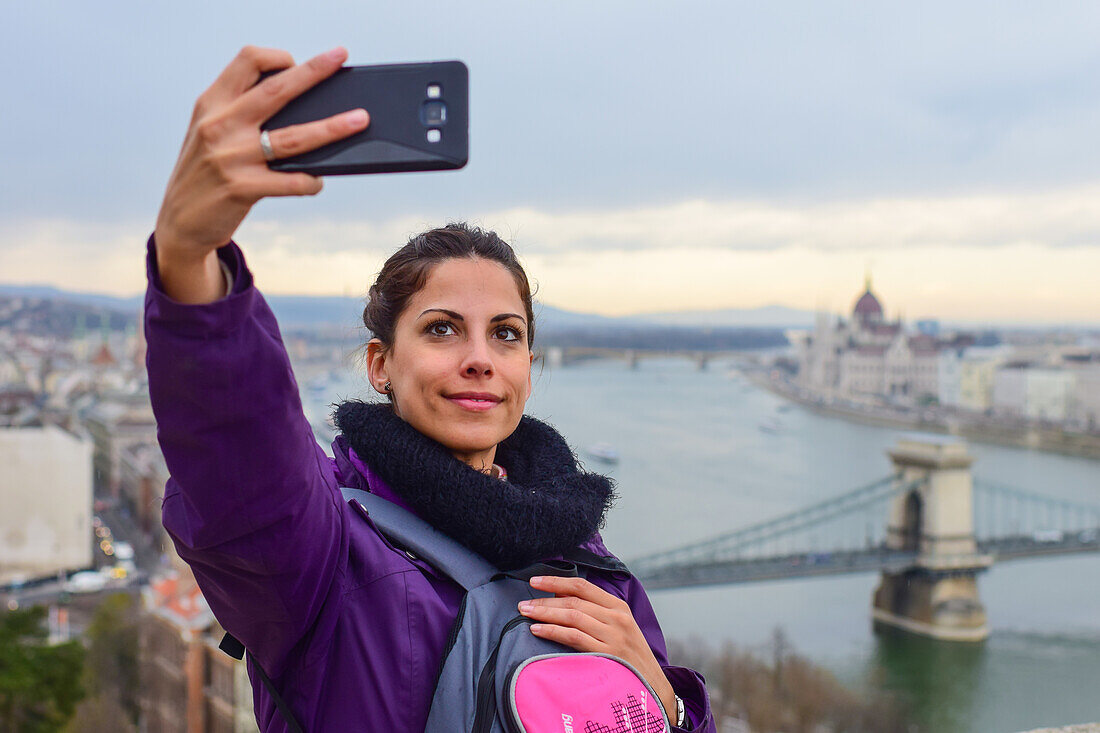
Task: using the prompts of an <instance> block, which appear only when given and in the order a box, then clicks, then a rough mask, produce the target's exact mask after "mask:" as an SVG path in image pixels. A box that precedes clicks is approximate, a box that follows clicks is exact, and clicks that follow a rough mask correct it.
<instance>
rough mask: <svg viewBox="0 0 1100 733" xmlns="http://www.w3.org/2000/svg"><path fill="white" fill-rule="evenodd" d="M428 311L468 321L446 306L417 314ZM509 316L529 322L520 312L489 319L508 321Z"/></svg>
mask: <svg viewBox="0 0 1100 733" xmlns="http://www.w3.org/2000/svg"><path fill="white" fill-rule="evenodd" d="M428 313H443V314H445V315H447V316H450V317H451V318H453V319H454V320H456V321H463V322H465V321H466V319H465V318H463V317H462V316H461V314H458V313H455V312H454V311H451V310H447V309H446V308H428V309H427V310H426V311H424V312H423V313H421V314H420V315H419V316H417V318H423V317H424V316H425V315H426V314H428ZM509 318H518V319H519V320H521V321H523V323H524V324H526V323H527V319H526V318H524V317H523V316H521V315H519V314H518V313H501V314H499V315H495V316H493V317H492V318H490V319H489V323H496V322H497V321H506V320H508V319H509Z"/></svg>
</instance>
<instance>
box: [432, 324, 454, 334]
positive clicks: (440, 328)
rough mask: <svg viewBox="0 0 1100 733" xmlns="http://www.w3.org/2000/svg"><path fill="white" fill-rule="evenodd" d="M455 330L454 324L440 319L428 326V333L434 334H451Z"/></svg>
mask: <svg viewBox="0 0 1100 733" xmlns="http://www.w3.org/2000/svg"><path fill="white" fill-rule="evenodd" d="M454 330H455V329H454V326H452V325H451V324H449V323H447V322H446V321H438V322H436V323H433V324H431V325H430V326H428V333H430V334H431V335H433V336H450V335H451V334H452V333H454Z"/></svg>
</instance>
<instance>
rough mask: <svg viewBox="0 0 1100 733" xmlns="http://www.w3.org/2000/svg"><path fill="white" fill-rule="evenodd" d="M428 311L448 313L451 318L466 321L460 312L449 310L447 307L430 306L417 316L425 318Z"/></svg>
mask: <svg viewBox="0 0 1100 733" xmlns="http://www.w3.org/2000/svg"><path fill="white" fill-rule="evenodd" d="M428 313H443V314H445V315H448V316H450V317H451V318H453V319H455V320H456V321H465V320H466V319H465V318H463V317H462V316H461V315H459V314H458V313H455V312H454V311H449V310H447V309H446V308H429V309H428V310H426V311H424V312H423V313H421V314H420V315H419V316H417V318H423V317H424V316H425V315H427V314H428Z"/></svg>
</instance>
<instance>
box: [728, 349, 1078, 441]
mask: <svg viewBox="0 0 1100 733" xmlns="http://www.w3.org/2000/svg"><path fill="white" fill-rule="evenodd" d="M741 373H742V374H744V375H745V377H746V379H748V380H749V381H750V382H752V383H753V384H755V385H757V386H759V387H761V388H763V389H766V390H768V391H769V392H772V393H773V394H775V395H778V396H779V397H782V398H784V399H787V400H790V401H791V402H794V403H797V404H799V405H802V406H803V407H805V408H807V409H809V410H812V411H814V412H816V413H818V414H821V415H828V416H830V417H839V418H842V419H844V420H851V421H853V422H859V423H863V424H866V425H878V426H882V427H890V428H900V429H903V430H920V431H925V432H933V433H943V434H945V435H957V436H959V437H961V438H966V439H967V440H971V441H974V442H977V443H992V444H994V445H1006V446H1010V447H1013V448H1030V449H1034V450H1041V451H1049V452H1052V453H1061V454H1063V455H1069V456H1078V457H1082V458H1091V459H1094V460H1100V435H1096V434H1085V433H1071V432H1067V431H1065V430H1063V429H1061V428H1060V427H1057V426H1051V425H1039V424H1029V423H1025V422H1019V423H1015V422H1002V421H998V420H995V419H991V418H989V417H987V416H984V415H968V414H964V413H950V414H948V413H946V412H944V411H943V410H942V409H940V410H937V409H932V408H926V409H916V410H902V409H896V408H891V407H889V406H885V405H871V404H862V403H856V402H851V403H849V402H847V401H838V400H833V401H830V402H826V401H825V400H824V399H822V398H821V397H820V396H817V395H811V394H809V393H807V392H805V391H804V390H802V389H801V388H799V387H798V386H796V385H794V384H793V383H791V382H790V381H789V380H788V379H786V378H784V377H782V376H774V375H773V374H772V373H768V372H764V371H761V370H753V369H744V370H742V371H741Z"/></svg>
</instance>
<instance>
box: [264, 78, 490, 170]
mask: <svg viewBox="0 0 1100 733" xmlns="http://www.w3.org/2000/svg"><path fill="white" fill-rule="evenodd" d="M271 73H277V72H268V74H264V75H263V76H265V77H266V76H268V75H269V74H271ZM262 78H263V77H261V79H262ZM468 78H469V75H468V71H467V69H466V64H464V63H462V62H461V61H432V62H427V63H415V64H382V65H377V66H345V67H343V68H341V69H338V70H337V71H336V73H334V74H333V75H332V76H330V77H329V78H327V79H325V80H324V81H322V82H320V83H319V84H317V85H316V86H314V87H312V88H310V89H307V90H306V91H305V92H303V93H302V94H301V95H299V96H298V97H295V98H294V99H292V100H291V101H290V102H289V103H288V104H287V105H286V106H285V107H283V108H282V109H281V110H279V111H278V112H276V113H275V115H274V116H273V117H271V119H269V120H267V122H265V123H264V124H263V125H261V127H262V128H263V129H264V130H275V129H278V128H280V127H286V126H287V125H296V124H300V123H302V122H311V121H313V120H319V119H322V118H324V117H329V116H331V115H334V114H339V113H340V112H347V111H348V110H351V109H356V108H358V107H362V108H363V109H365V110H367V112H368V113H370V125H369V126H368V127H367V129H366V130H363V131H362V132H358V133H356V134H354V135H352V136H350V137H346V138H344V139H343V140H337V141H336V142H333V143H329V144H328V145H325V146H324V147H321V148H317V149H316V150H311V151H309V152H307V153H302V154H301V155H295V156H293V157H291V158H280V159H278V160H273V161H270V162H269V163H268V167H270V168H272V169H273V170H277V171H288V172H294V173H297V172H304V173H310V174H312V175H315V176H340V175H350V174H354V173H393V172H401V171H436V170H453V169H455V168H461V167H463V166H464V165H466V161H467V159H468V157H469V143H468V131H469V122H468V115H467V111H468V99H469V92H468Z"/></svg>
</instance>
